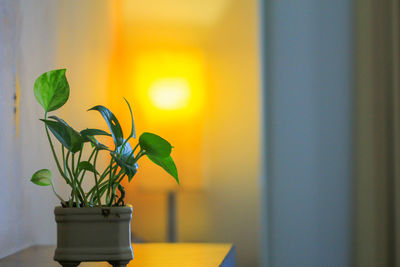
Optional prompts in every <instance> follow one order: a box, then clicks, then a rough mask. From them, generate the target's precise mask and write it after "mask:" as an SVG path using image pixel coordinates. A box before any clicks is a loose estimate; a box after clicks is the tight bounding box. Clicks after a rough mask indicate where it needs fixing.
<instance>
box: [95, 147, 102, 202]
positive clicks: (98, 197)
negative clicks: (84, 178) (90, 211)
mask: <svg viewBox="0 0 400 267" xmlns="http://www.w3.org/2000/svg"><path fill="white" fill-rule="evenodd" d="M98 154H99V151H98V150H97V151H96V155H95V156H94V161H93V169H94V172H93V173H94V181H95V183H96V184H95V186H96V191H97V203H98V204H99V206H101V199H100V191H99V183H98V181H97V172H96V162H97V155H98Z"/></svg>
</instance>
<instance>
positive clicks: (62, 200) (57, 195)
mask: <svg viewBox="0 0 400 267" xmlns="http://www.w3.org/2000/svg"><path fill="white" fill-rule="evenodd" d="M51 189H53V192H54V194H55V195H56V197H57V198H58V199H59V200H60V201H61V203H62V204H63V205H65V206H67V205H66V203H65V200H64V199H63V198H62V197H61V196H60V195H59V194H57V192H56V190H55V189H54V185H53V183H51Z"/></svg>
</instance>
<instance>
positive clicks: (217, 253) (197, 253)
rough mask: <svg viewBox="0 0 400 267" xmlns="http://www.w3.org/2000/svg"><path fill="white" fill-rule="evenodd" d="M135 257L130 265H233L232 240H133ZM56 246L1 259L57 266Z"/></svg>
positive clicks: (7, 263)
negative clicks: (164, 241) (216, 241)
mask: <svg viewBox="0 0 400 267" xmlns="http://www.w3.org/2000/svg"><path fill="white" fill-rule="evenodd" d="M132 248H133V253H134V259H133V260H132V261H131V262H130V263H129V265H128V266H129V267H135V266H136V267H139V266H140V267H149V266H151V267H163V266H174V267H179V266H185V267H213V266H229V267H230V266H234V248H233V246H232V245H231V244H209V243H173V244H171V243H145V244H132ZM54 249H55V246H33V247H30V248H27V249H25V250H22V251H20V252H18V253H16V254H13V255H11V256H8V257H6V258H3V259H0V266H1V267H25V266H29V267H56V266H61V265H60V264H58V263H57V262H55V261H53V255H54ZM89 266H91V267H105V266H111V265H109V264H108V263H106V262H82V263H81V264H80V265H79V267H89Z"/></svg>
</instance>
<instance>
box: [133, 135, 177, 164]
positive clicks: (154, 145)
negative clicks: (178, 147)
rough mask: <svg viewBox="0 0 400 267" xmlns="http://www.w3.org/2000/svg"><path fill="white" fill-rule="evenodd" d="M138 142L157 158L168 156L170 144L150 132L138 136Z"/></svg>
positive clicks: (170, 148)
mask: <svg viewBox="0 0 400 267" xmlns="http://www.w3.org/2000/svg"><path fill="white" fill-rule="evenodd" d="M139 144H140V147H141V148H142V149H143V150H145V151H146V153H147V154H148V155H150V156H155V157H158V158H165V157H168V156H169V155H170V154H171V150H172V146H171V144H170V143H169V142H168V141H167V140H165V139H164V138H162V137H160V136H158V135H156V134H152V133H143V134H142V135H141V136H140V137H139Z"/></svg>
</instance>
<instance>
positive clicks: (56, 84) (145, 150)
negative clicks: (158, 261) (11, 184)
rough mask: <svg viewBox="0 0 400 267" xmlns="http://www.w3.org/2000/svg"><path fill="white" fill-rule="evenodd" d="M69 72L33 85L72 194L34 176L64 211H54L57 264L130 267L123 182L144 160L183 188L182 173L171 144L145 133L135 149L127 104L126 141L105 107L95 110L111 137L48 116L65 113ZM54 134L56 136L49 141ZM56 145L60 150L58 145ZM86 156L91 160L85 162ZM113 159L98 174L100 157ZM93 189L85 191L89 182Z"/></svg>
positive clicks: (43, 175) (44, 173)
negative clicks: (62, 193) (106, 141)
mask: <svg viewBox="0 0 400 267" xmlns="http://www.w3.org/2000/svg"><path fill="white" fill-rule="evenodd" d="M65 72H66V70H65V69H59V70H52V71H49V72H46V73H44V74H42V75H40V76H39V77H38V78H37V80H36V82H35V85H34V95H35V98H36V100H37V101H38V102H39V103H40V105H42V107H43V109H44V118H43V119H40V120H41V121H42V122H43V124H44V127H45V131H46V135H47V139H48V141H49V144H50V148H51V152H52V154H53V157H54V160H55V163H56V166H57V169H58V172H59V174H60V176H61V178H62V179H64V181H65V182H66V183H67V184H68V185H69V187H70V188H71V194H70V196H69V198H68V199H64V198H62V197H61V196H60V195H59V194H58V193H57V192H56V190H55V188H54V185H53V181H52V173H51V172H50V170H48V169H41V170H39V171H37V172H35V173H34V174H33V176H32V178H31V181H32V182H33V183H34V184H36V185H39V186H51V188H52V190H53V192H54V194H55V195H56V197H57V198H58V199H59V200H60V202H61V205H60V206H58V207H55V209H54V214H55V219H56V222H57V248H56V251H55V255H54V260H56V261H58V262H59V263H60V264H61V265H63V266H77V265H79V263H80V262H82V261H108V262H109V263H110V264H112V265H113V266H126V264H128V262H129V261H130V260H131V259H133V251H132V246H131V230H130V221H131V218H132V207H131V206H130V205H126V204H125V202H124V197H125V191H124V187H123V186H122V185H121V182H122V181H123V180H124V179H127V180H128V181H129V182H130V181H131V180H132V178H133V177H134V175H135V174H136V172H137V170H138V161H139V159H141V158H142V157H143V156H146V157H147V158H149V159H150V160H151V161H152V162H154V163H155V164H157V165H158V166H160V167H162V168H163V169H164V170H165V171H166V172H167V173H169V174H170V175H171V176H172V177H173V178H175V180H176V182H178V184H179V180H178V172H177V169H176V166H175V163H174V161H173V159H172V157H171V155H170V154H171V150H172V146H171V144H170V143H169V142H168V141H166V140H165V139H163V138H161V137H160V136H158V135H156V134H153V133H143V134H142V135H141V136H140V137H139V140H138V142H137V144H136V145H135V146H134V148H132V146H131V144H130V141H131V140H132V139H134V138H136V134H135V125H134V121H133V116H132V109H131V106H130V104H129V102H128V101H127V100H126V99H125V101H126V104H127V106H128V108H129V112H130V115H131V123H132V128H131V131H130V134H129V135H128V136H127V137H124V135H123V132H122V128H121V126H120V124H119V122H118V120H117V118H116V117H115V116H114V114H113V113H112V112H111V111H110V110H109V109H107V108H106V107H104V106H100V105H98V106H95V107H92V108H91V109H89V111H97V112H99V113H100V114H101V116H102V117H103V118H104V120H105V121H106V123H107V125H108V128H109V132H107V131H104V130H100V129H93V128H87V129H84V130H82V131H76V130H74V129H73V128H72V127H71V126H70V125H68V124H67V123H66V122H65V121H64V120H62V119H61V118H59V117H57V116H54V115H52V116H49V113H50V112H53V111H55V110H57V109H59V108H60V107H62V106H63V105H64V104H65V103H66V102H67V100H68V97H69V91H70V89H69V85H68V81H67V78H66V76H65ZM50 133H51V134H52V135H53V138H52V137H51V135H50ZM98 136H106V137H107V136H108V137H110V138H112V139H113V143H114V145H113V146H112V147H108V146H106V145H104V144H102V143H101V142H99V140H98ZM56 140H57V141H58V142H59V144H58V148H56V146H55V143H54V141H56ZM84 150H89V151H90V153H89V156H88V157H87V158H85V159H84V155H85V154H86V153H83V152H84ZM99 156H100V157H102V156H106V157H109V163H108V164H107V167H105V168H104V170H102V171H100V170H99V167H98V164H96V163H97V160H98V157H99ZM89 179H91V180H93V186H92V187H91V188H89V189H87V190H85V188H84V186H83V185H82V183H83V181H84V180H85V181H86V180H89Z"/></svg>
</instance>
